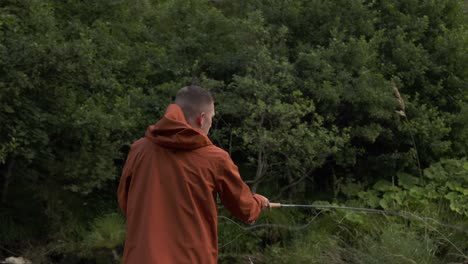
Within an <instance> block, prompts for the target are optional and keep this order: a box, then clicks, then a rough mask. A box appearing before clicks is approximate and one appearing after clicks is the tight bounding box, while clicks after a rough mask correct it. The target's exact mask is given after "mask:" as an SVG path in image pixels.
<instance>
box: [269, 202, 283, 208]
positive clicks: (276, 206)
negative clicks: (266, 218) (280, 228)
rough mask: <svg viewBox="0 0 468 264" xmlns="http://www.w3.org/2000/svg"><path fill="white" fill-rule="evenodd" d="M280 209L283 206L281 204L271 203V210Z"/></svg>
mask: <svg viewBox="0 0 468 264" xmlns="http://www.w3.org/2000/svg"><path fill="white" fill-rule="evenodd" d="M278 207H281V204H280V203H270V205H269V208H270V209H271V208H278Z"/></svg>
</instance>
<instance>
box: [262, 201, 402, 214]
mask: <svg viewBox="0 0 468 264" xmlns="http://www.w3.org/2000/svg"><path fill="white" fill-rule="evenodd" d="M280 207H292V208H315V209H344V210H351V211H360V212H370V213H381V214H390V215H402V213H400V212H395V211H386V210H379V209H371V208H360V207H349V206H334V205H315V204H282V203H270V204H269V206H268V208H270V209H271V208H280Z"/></svg>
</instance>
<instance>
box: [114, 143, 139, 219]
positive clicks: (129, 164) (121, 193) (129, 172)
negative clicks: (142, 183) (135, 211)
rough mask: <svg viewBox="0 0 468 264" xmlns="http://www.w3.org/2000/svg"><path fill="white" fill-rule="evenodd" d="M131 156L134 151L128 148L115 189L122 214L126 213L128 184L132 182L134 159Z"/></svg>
mask: <svg viewBox="0 0 468 264" xmlns="http://www.w3.org/2000/svg"><path fill="white" fill-rule="evenodd" d="M133 156H134V152H133V151H132V150H130V152H129V154H128V157H127V160H126V161H125V165H124V168H123V170H122V175H121V176H120V183H119V189H118V191H117V198H118V202H119V207H120V210H121V211H122V213H123V214H124V216H126V215H127V199H128V191H129V189H130V184H131V182H132V176H133V163H134V159H135V158H134V157H133Z"/></svg>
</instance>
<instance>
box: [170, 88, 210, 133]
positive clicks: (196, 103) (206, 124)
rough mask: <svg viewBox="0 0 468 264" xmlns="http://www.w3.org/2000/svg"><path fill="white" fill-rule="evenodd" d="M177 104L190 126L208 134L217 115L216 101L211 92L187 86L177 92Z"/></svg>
mask: <svg viewBox="0 0 468 264" xmlns="http://www.w3.org/2000/svg"><path fill="white" fill-rule="evenodd" d="M175 103H176V104H177V105H178V106H180V108H182V111H183V112H184V116H185V119H186V120H187V123H189V125H191V126H192V127H196V128H200V129H201V130H202V131H203V132H204V133H205V134H208V132H209V131H210V128H211V121H212V119H213V116H214V115H215V110H214V100H213V96H212V95H211V93H210V92H208V91H206V90H205V89H203V88H201V87H200V86H195V85H191V86H185V87H183V88H181V89H180V90H179V91H178V92H177V95H176V98H175Z"/></svg>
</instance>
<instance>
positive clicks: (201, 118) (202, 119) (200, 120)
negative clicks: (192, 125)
mask: <svg viewBox="0 0 468 264" xmlns="http://www.w3.org/2000/svg"><path fill="white" fill-rule="evenodd" d="M204 122H205V112H201V113H200V115H199V116H198V117H197V125H198V126H199V127H202V126H203V123H204Z"/></svg>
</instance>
